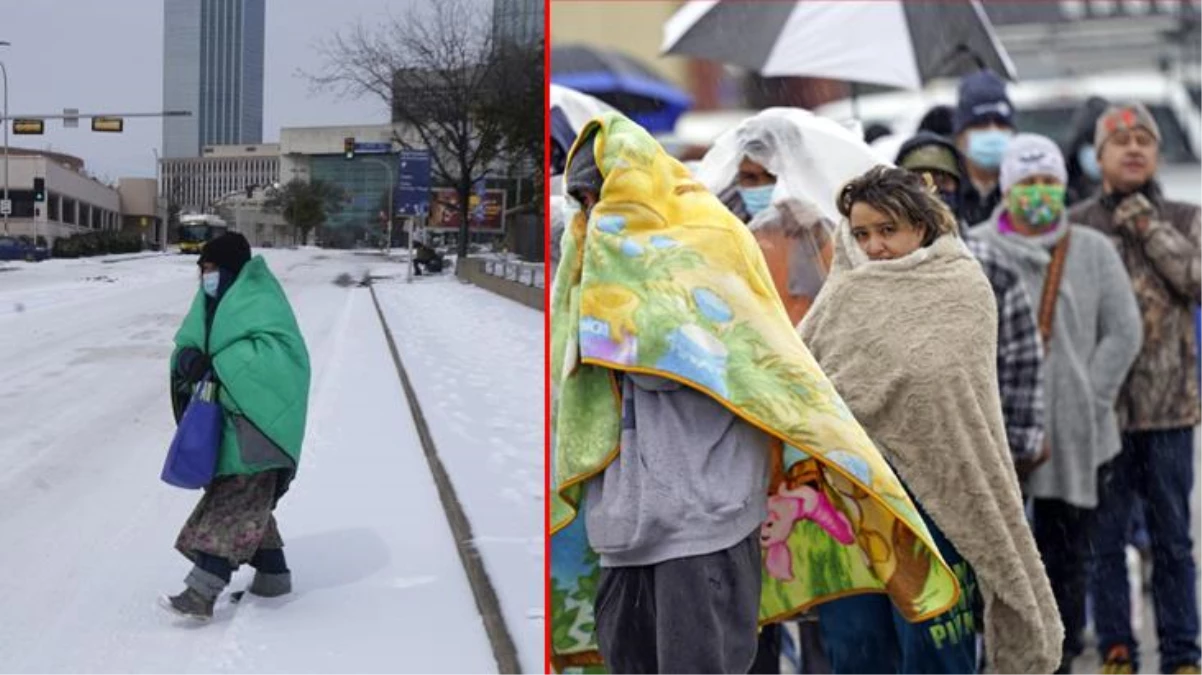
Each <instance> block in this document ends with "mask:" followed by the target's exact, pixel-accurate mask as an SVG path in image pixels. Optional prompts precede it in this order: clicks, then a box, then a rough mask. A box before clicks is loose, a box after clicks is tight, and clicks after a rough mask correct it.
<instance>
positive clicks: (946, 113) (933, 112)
mask: <svg viewBox="0 0 1202 675" xmlns="http://www.w3.org/2000/svg"><path fill="white" fill-rule="evenodd" d="M955 114H956V110H955V108H952V107H951V106H950V105H937V106H934V107H932V108H931V109H930V110H928V111H927V113H926V114H925V115H923V116H922V121H921V122H919V123H918V130H919V131H930V132H932V133H936V134H939V135H940V136H951V135H952V132H954V131H955V130H956V125H955V123H954V122H955Z"/></svg>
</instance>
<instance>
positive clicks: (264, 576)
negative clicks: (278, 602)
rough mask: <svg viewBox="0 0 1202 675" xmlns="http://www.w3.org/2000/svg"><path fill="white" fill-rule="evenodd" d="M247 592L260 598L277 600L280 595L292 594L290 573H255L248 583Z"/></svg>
mask: <svg viewBox="0 0 1202 675" xmlns="http://www.w3.org/2000/svg"><path fill="white" fill-rule="evenodd" d="M247 590H249V591H250V592H251V595H257V596H259V597H260V598H278V597H280V596H281V595H287V594H289V593H291V592H292V572H281V573H279V574H268V573H266V572H257V571H256V572H255V579H254V581H252V582H250V588H249V589H247Z"/></svg>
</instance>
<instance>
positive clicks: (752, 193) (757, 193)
mask: <svg viewBox="0 0 1202 675" xmlns="http://www.w3.org/2000/svg"><path fill="white" fill-rule="evenodd" d="M775 189H776V185H761V186H759V187H750V188H745V187H741V188H739V196H740V197H742V198H743V206H745V207H747V213H749V214H751V215H752V216H754V215H756V214H757V213H759V212H760V211H763V210H764V209H766V208H768V207H769V206H772V191H773V190H775Z"/></svg>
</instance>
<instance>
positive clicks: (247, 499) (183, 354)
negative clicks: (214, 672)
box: [163, 233, 309, 620]
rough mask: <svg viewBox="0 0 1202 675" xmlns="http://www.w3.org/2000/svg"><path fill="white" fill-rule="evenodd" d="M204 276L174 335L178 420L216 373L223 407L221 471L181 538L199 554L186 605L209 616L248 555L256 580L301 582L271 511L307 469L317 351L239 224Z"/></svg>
mask: <svg viewBox="0 0 1202 675" xmlns="http://www.w3.org/2000/svg"><path fill="white" fill-rule="evenodd" d="M197 264H198V265H199V266H200V272H201V274H200V277H201V288H200V290H199V291H198V292H197V294H196V298H195V300H194V301H193V303H192V308H191V310H190V311H189V312H188V315H187V317H185V318H184V323H183V325H182V326H181V327H180V330H179V332H178V333H177V334H176V336H175V346H176V349H175V353H174V355H173V356H172V360H171V398H172V406H173V408H174V411H175V416H176V420H177V421H178V420H179V419H180V417H181V416H182V415H183V411H184V408H185V407H186V406H187V404H188V400H189V393H190V392H191V390H192V387H193V385H194V384H195V383H197V382H199V381H200V380H201V379H202V378H203V377H204V376H205V375H206V373H210V372H211V374H212V378H213V379H214V381H215V382H216V383H217V392H218V393H217V397H218V401H219V402H220V404H221V407H222V409H223V411H224V413H225V414H224V421H223V428H222V439H221V446H220V450H219V454H218V461H217V470H216V474H215V476H216V477H215V478H214V479H213V482H212V483H210V484H209V485H208V487H206V488H205V491H204V496H203V497H202V498H201V500H200V503H199V504H197V506H196V509H195V510H194V511H193V512H192V515H191V516H190V517H189V518H188V521H187V522H186V523H185V524H184V527H183V530H182V531H181V532H180V534H179V537H178V539H177V540H176V542H175V548H176V549H177V550H178V551H179V552H180V553H182V554H183V555H184V556H185V557H187V558H188V559H189V560H191V561H192V562H193V563H194V567H193V569H192V571H191V572H190V573H189V574H188V576H187V578H186V579H185V581H184V583H185V584H186V588H185V589H184V590H183V592H181V593H180V594H179V595H175V596H171V597H167V598H164V599H163V602H164V605H165V606H166V607H168V608H169V609H171V610H173V611H175V612H176V613H179V614H182V615H184V616H188V617H191V618H195V619H200V620H207V619H210V618H212V616H213V605H214V602H215V601H216V599H217V596H218V595H220V594H221V591H222V589H224V588H225V587H226V586H227V585H228V584H229V582H230V576H231V575H232V574H233V571H234V570H236V569H237V568H238V567H239V566H240V565H242V564H243V563H247V562H249V563H250V564H251V566H252V567H254V568H255V578H254V581H253V582H252V583H251V586H250V588H249V590H250V592H251V593H253V594H255V595H260V596H265V597H274V596H279V595H284V594H286V593H289V592H290V591H291V590H292V576H291V572H290V571H289V570H288V566H287V564H286V563H285V560H284V551H283V546H284V543H283V540H282V539H281V538H280V533H279V530H278V529H277V527H276V522H275V517H274V516H273V515H272V511H273V510H274V509H275V506H276V504H277V503H278V502H279V499H280V497H282V496H283V495H284V493H285V492H286V491H287V490H288V486H289V484H290V483H291V481H292V478H293V476H295V475H296V468H297V463H298V461H299V460H300V452H301V444H302V441H303V439H304V432H305V414H306V410H307V407H308V397H309V355H308V351H307V350H306V348H305V341H304V338H303V337H302V336H301V332H300V328H299V327H298V326H297V323H296V318H295V317H294V316H293V313H292V308H291V306H290V305H289V304H288V299H287V297H286V296H285V295H284V289H283V288H281V287H280V284H279V282H278V281H276V278H275V277H274V276H273V275H272V273H271V271H270V270H268V269H267V263H266V262H264V260H263V258H262V257H256V258H254V259H253V260H252V259H251V252H250V244H249V243H248V242H247V241H246V238H245V237H243V236H242V235H240V234H237V233H230V234H226V235H223V236H221V237H218V238H217V239H214V240H213V241H210V242H209V243H208V244H206V245H205V247H204V250H203V252H202V253H201V255H200V259H199V261H198V263H197Z"/></svg>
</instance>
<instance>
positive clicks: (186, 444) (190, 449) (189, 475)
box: [161, 375, 222, 490]
mask: <svg viewBox="0 0 1202 675" xmlns="http://www.w3.org/2000/svg"><path fill="white" fill-rule="evenodd" d="M216 399H217V385H216V384H215V383H214V382H213V381H212V380H211V379H210V377H209V376H208V375H205V377H204V379H202V380H201V381H200V383H199V384H197V385H196V390H195V391H194V392H193V394H192V400H191V401H189V402H188V407H187V409H186V410H184V415H183V417H182V418H180V421H179V426H178V427H176V429H175V438H173V439H172V440H171V449H170V450H168V451H167V461H166V462H164V463H163V474H162V476H161V477H162V479H163V482H164V483H167V484H169V485H174V486H176V487H181V488H185V489H188V490H196V489H199V488H203V487H205V486H206V485H208V484H209V483H210V482H212V480H213V474H215V473H216V472H217V453H218V450H219V449H220V448H221V428H222V410H221V404H220V403H218V402H217V400H216Z"/></svg>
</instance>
